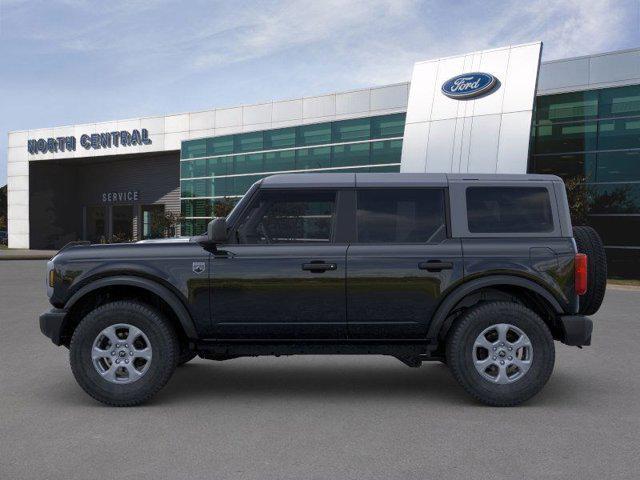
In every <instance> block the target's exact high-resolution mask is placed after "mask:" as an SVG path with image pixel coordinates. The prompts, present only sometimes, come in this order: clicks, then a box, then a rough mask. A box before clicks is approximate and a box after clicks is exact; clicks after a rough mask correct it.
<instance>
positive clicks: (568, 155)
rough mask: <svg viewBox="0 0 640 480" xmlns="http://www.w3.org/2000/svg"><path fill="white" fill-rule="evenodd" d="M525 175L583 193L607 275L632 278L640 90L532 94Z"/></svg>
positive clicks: (636, 267)
mask: <svg viewBox="0 0 640 480" xmlns="http://www.w3.org/2000/svg"><path fill="white" fill-rule="evenodd" d="M529 170H530V171H531V172H535V173H552V174H555V175H559V176H561V177H563V178H564V180H565V181H567V180H572V182H570V183H569V185H572V184H573V185H575V186H574V188H580V189H582V190H581V191H584V192H585V195H586V198H588V210H587V212H586V217H587V218H586V221H587V223H589V224H591V225H592V226H593V227H594V228H596V229H597V230H598V232H599V233H600V236H601V237H602V239H603V241H604V243H605V246H606V248H607V257H608V260H609V270H610V274H611V275H613V276H623V277H627V276H632V277H635V278H637V277H638V272H639V271H640V85H630V86H624V87H615V88H604V89H600V90H588V91H583V92H572V93H563V94H558V95H547V96H540V97H538V98H537V100H536V112H535V118H534V125H533V128H532V139H531V149H530V157H529ZM570 188H571V187H570Z"/></svg>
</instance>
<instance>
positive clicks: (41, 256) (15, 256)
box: [0, 248, 58, 261]
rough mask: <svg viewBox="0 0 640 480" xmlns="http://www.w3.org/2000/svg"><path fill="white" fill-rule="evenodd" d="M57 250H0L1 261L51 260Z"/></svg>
mask: <svg viewBox="0 0 640 480" xmlns="http://www.w3.org/2000/svg"><path fill="white" fill-rule="evenodd" d="M57 252H58V251H57V250H27V249H23V248H2V249H0V261H2V260H49V259H50V258H51V257H53V256H54V255H55V254H56V253H57Z"/></svg>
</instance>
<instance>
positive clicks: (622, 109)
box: [598, 85, 640, 117]
mask: <svg viewBox="0 0 640 480" xmlns="http://www.w3.org/2000/svg"><path fill="white" fill-rule="evenodd" d="M599 94H600V108H599V110H600V111H599V114H598V115H599V116H600V117H628V116H632V115H640V85H630V86H628V87H618V88H605V89H602V90H599Z"/></svg>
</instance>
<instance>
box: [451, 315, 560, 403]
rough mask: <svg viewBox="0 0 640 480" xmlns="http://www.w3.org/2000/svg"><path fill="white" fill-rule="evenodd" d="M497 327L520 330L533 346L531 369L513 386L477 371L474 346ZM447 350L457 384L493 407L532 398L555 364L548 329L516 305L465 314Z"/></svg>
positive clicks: (551, 339) (536, 317)
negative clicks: (479, 338) (486, 377)
mask: <svg viewBox="0 0 640 480" xmlns="http://www.w3.org/2000/svg"><path fill="white" fill-rule="evenodd" d="M499 323H507V324H511V325H513V326H515V327H517V328H519V329H520V330H522V331H523V332H524V333H525V334H526V335H527V337H529V340H530V341H531V344H532V349H533V360H532V365H531V367H530V368H529V370H528V371H527V373H526V374H525V375H524V376H522V378H520V379H518V380H516V381H515V382H513V383H508V384H496V383H493V382H491V381H490V380H487V379H485V378H484V377H482V375H480V373H479V372H478V371H477V370H476V368H475V365H474V361H473V345H474V343H475V340H476V339H477V337H478V336H479V335H480V334H481V333H482V332H483V331H484V330H485V329H487V328H489V327H491V326H492V325H496V324H499ZM449 347H450V348H447V361H448V364H449V366H451V367H452V369H453V370H454V375H455V376H456V377H457V379H458V380H459V382H460V383H461V384H462V385H463V387H464V388H465V389H467V390H468V391H469V392H470V393H472V395H473V396H475V397H476V398H478V399H480V400H481V401H483V402H485V403H489V404H496V405H515V404H517V403H521V402H523V401H525V400H527V399H528V398H530V397H532V396H533V395H535V394H536V393H537V392H538V391H539V390H540V389H541V388H542V386H544V384H545V383H546V382H547V380H548V379H549V377H550V376H551V373H552V371H553V366H554V362H555V346H554V343H553V338H552V337H551V333H550V332H549V329H548V328H547V326H546V325H545V324H544V322H543V321H542V320H541V319H540V318H539V317H538V316H537V315H536V314H535V313H534V312H532V311H531V310H528V309H527V308H525V307H522V306H520V305H518V304H513V305H511V304H508V303H492V304H487V305H484V306H480V307H477V308H475V309H473V310H471V311H470V312H468V313H467V314H466V315H465V316H464V317H463V318H462V319H461V322H460V323H459V324H458V325H457V326H456V328H455V329H454V332H453V334H452V338H451V341H450V342H449Z"/></svg>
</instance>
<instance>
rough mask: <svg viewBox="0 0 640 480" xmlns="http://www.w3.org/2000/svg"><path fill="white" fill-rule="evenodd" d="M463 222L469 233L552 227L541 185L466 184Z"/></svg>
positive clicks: (546, 195)
mask: <svg viewBox="0 0 640 480" xmlns="http://www.w3.org/2000/svg"><path fill="white" fill-rule="evenodd" d="M466 195H467V222H468V227H469V232H471V233H546V232H551V231H553V214H552V212H551V201H550V199H549V190H547V189H546V188H543V187H524V186H523V187H469V188H467V191H466Z"/></svg>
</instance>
